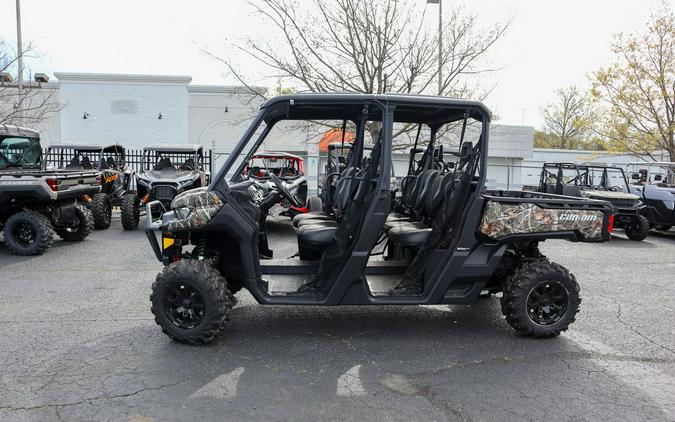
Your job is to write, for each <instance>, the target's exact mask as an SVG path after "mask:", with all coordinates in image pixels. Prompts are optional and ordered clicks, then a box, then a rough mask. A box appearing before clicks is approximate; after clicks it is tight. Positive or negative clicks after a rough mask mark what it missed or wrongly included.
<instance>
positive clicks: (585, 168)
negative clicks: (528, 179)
mask: <svg viewBox="0 0 675 422" xmlns="http://www.w3.org/2000/svg"><path fill="white" fill-rule="evenodd" d="M549 168H552V169H555V170H556V172H555V173H553V172H551V171H549V170H548V169H549ZM593 169H598V170H602V178H601V184H600V185H599V186H600V187H602V188H605V189H609V188H611V187H612V186H610V184H609V175H608V172H607V170H608V169H611V170H613V171H618V172H620V173H621V177H622V178H623V181H624V186H625V187H626V188H628V186H629V183H628V179H627V178H626V173H625V172H624V171H623V169H622V168H621V167H614V166H604V165H598V164H576V163H544V165H543V166H542V172H541V175H540V176H539V186H540V187H542V186H545V185H546V184H547V183H546V181H547V180H548V179H549V178H553V179H555V181H556V190H557V189H558V188H561V189H562V186H563V185H570V184H572V183H573V184H574V185H576V186H580V187H592V186H598V185H593V184H592V183H591V182H590V171H591V170H593ZM563 170H573V171H576V173H577V175H576V176H575V177H574V178H572V179H570V180H568V181H566V182H565V181H563Z"/></svg>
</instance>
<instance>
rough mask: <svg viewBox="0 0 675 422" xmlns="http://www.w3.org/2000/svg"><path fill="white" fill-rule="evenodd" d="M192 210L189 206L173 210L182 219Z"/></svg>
mask: <svg viewBox="0 0 675 422" xmlns="http://www.w3.org/2000/svg"><path fill="white" fill-rule="evenodd" d="M191 211H192V209H191V208H189V207H181V208H176V209H175V210H173V212H175V213H176V215H177V216H178V218H180V219H181V220H182V219H184V218H188V216H189V215H190V212H191Z"/></svg>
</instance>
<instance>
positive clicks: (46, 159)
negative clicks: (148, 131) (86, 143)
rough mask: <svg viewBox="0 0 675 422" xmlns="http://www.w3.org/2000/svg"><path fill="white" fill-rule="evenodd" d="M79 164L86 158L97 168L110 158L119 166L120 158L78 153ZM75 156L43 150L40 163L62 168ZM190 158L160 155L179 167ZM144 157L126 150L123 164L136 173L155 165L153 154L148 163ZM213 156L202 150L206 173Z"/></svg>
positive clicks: (95, 152)
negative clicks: (102, 161) (101, 162)
mask: <svg viewBox="0 0 675 422" xmlns="http://www.w3.org/2000/svg"><path fill="white" fill-rule="evenodd" d="M80 155H81V157H80V164H82V158H83V157H87V159H88V161H89V165H90V166H91V168H93V169H96V168H98V164H99V162H100V160H101V158H103V159H104V160H106V163H107V162H108V159H109V158H112V160H113V162H114V164H115V165H120V163H121V161H122V160H121V157H119V156H117V155H115V154H114V153H107V152H106V153H103V154H101V153H99V152H98V151H94V152H83V151H80ZM74 156H75V153H74V150H72V149H52V150H47V149H45V150H44V151H42V162H43V163H46V166H47V167H57V168H64V167H66V166H67V165H68V164H69V163H70V160H71V159H72V158H73V157H74ZM189 156H190V154H189V153H162V157H165V158H168V159H169V160H171V162H172V163H173V164H174V165H176V166H179V165H181V164H183V163H184V162H185V160H186V159H187V158H188V157H189ZM145 160H146V157H145V155H144V154H143V150H142V149H127V150H125V157H124V163H125V164H126V165H127V166H128V167H130V168H131V169H133V170H134V171H136V172H140V171H141V170H142V169H144V168H149V167H151V166H152V165H154V164H155V162H156V158H155V156H154V154H152V153H151V154H150V157H149V161H150V162H149V163H148V162H145ZM212 166H213V154H212V152H211V150H206V149H205V150H204V157H203V158H202V167H203V169H204V171H206V172H207V173H212V172H213V169H212ZM87 167H88V166H87Z"/></svg>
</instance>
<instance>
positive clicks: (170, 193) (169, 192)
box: [152, 186, 176, 201]
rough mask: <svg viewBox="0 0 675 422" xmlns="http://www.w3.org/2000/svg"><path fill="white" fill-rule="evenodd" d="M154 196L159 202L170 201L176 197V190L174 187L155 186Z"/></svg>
mask: <svg viewBox="0 0 675 422" xmlns="http://www.w3.org/2000/svg"><path fill="white" fill-rule="evenodd" d="M152 196H154V198H155V199H157V200H159V201H170V200H172V199H173V197H174V196H176V188H175V187H173V186H155V187H154V188H153V189H152Z"/></svg>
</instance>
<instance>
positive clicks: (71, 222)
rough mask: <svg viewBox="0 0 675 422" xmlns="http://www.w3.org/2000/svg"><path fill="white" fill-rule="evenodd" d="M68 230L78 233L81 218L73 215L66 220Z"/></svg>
mask: <svg viewBox="0 0 675 422" xmlns="http://www.w3.org/2000/svg"><path fill="white" fill-rule="evenodd" d="M65 227H66V231H68V232H70V233H77V232H79V231H80V219H79V218H77V217H71V218H69V219H68V220H67V221H66V224H65Z"/></svg>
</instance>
